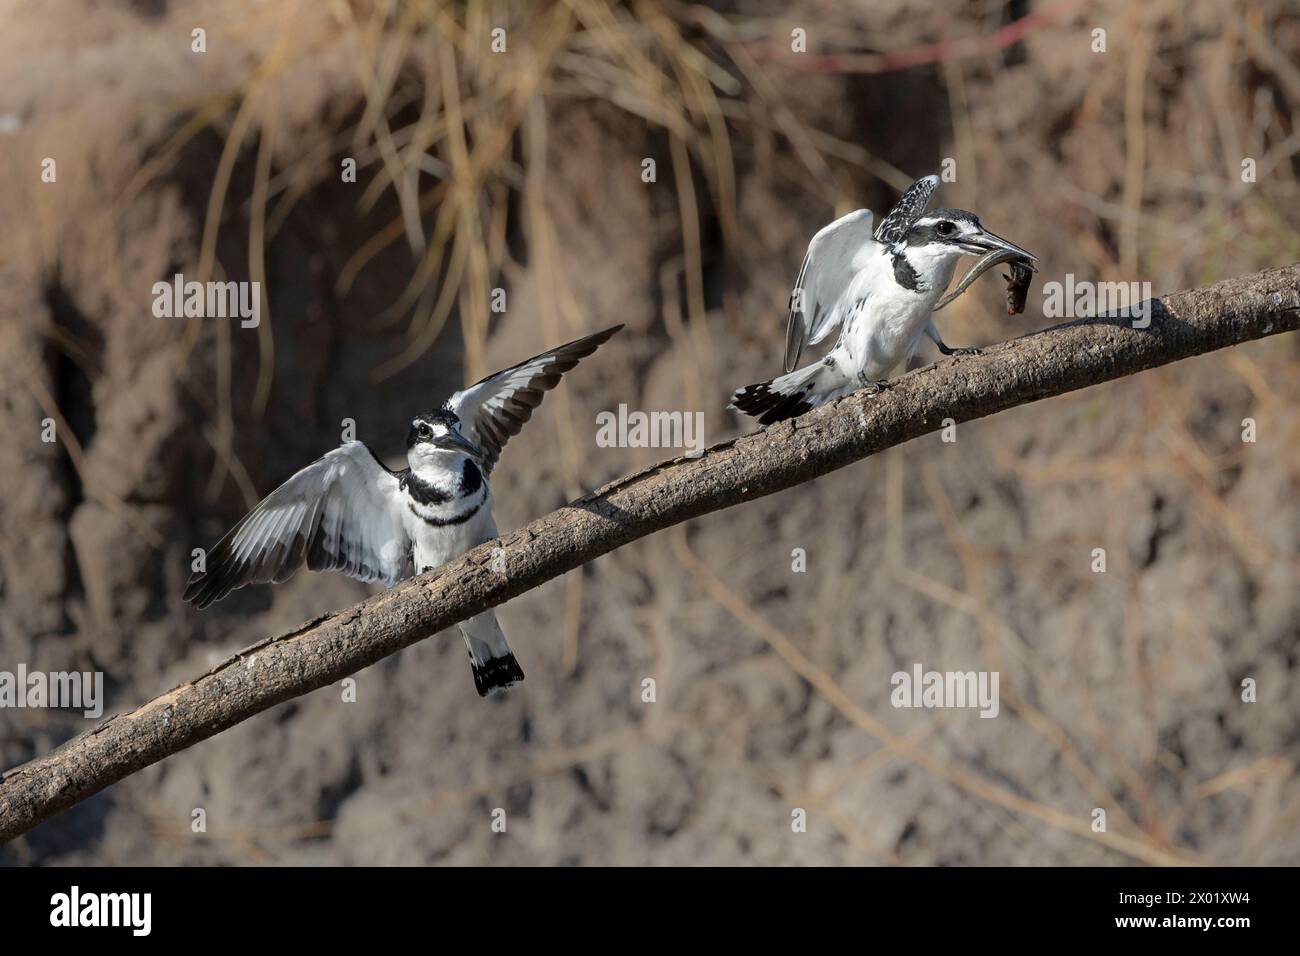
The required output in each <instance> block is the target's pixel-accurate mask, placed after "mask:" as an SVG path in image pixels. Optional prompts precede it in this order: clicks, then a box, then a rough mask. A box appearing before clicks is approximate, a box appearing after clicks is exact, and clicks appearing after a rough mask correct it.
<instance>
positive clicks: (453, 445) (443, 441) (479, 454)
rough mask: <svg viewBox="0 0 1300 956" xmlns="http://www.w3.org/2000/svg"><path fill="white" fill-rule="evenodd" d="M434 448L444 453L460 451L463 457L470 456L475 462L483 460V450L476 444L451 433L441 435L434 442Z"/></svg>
mask: <svg viewBox="0 0 1300 956" xmlns="http://www.w3.org/2000/svg"><path fill="white" fill-rule="evenodd" d="M432 444H433V447H435V448H441V449H443V450H444V451H458V452H460V453H461V454H462V455H468V456H469V457H470V458H473V459H474V460H475V461H482V460H483V449H482V448H479V447H478V445H476V444H474V443H473V442H472V441H470V440H469V439H467V438H464V437H462V436H461V435H458V434H456V433H455V432H452V431H449V432H447V434H445V435H439V436H438V437H437V438H435V439H434V440H433V443H432Z"/></svg>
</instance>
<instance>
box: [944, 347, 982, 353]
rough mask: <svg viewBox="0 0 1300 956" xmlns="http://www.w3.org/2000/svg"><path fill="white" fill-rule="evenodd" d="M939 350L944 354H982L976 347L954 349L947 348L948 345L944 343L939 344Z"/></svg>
mask: <svg viewBox="0 0 1300 956" xmlns="http://www.w3.org/2000/svg"><path fill="white" fill-rule="evenodd" d="M939 351H940V352H942V353H943V354H944V355H980V354H982V353H981V351H980V350H979V349H977V348H968V349H954V348H949V347H948V346H946V345H940V346H939Z"/></svg>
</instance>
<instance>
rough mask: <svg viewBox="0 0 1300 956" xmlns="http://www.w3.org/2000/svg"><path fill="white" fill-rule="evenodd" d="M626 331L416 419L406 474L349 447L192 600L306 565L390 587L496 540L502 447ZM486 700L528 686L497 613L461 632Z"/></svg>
mask: <svg viewBox="0 0 1300 956" xmlns="http://www.w3.org/2000/svg"><path fill="white" fill-rule="evenodd" d="M621 328H622V326H621V325H619V326H615V327H613V328H610V329H606V330H604V331H603V332H597V333H596V334H595V335H589V336H587V337H585V338H582V339H578V340H577V341H574V342H569V343H568V344H566V345H561V346H559V347H558V348H554V349H551V350H550V351H548V352H543V353H542V354H541V355H537V356H534V357H533V358H530V359H528V360H527V361H525V362H521V363H519V364H518V365H515V366H512V367H510V368H508V369H505V370H503V371H500V372H497V373H496V374H495V375H489V376H488V377H487V378H485V379H483V380H482V381H480V382H477V383H475V384H474V385H471V386H469V387H468V388H466V389H463V390H461V391H458V392H456V393H455V394H453V395H452V396H451V397H450V398H449V399H447V401H446V402H445V403H444V404H443V406H442V407H441V408H440V409H438V410H437V411H433V412H428V413H426V414H422V415H417V416H416V417H415V419H414V420H413V421H412V422H411V426H410V430H409V431H408V433H407V438H406V454H407V463H408V467H406V468H404V469H402V470H401V471H393V470H391V469H389V468H388V467H387V466H386V465H384V464H383V462H381V461H380V460H379V459H378V458H376V457H375V455H374V454H373V453H372V452H371V451H370V449H369V448H367V447H366V445H365V444H364V443H362V442H359V441H351V442H347V443H345V444H343V445H341V446H340V447H338V448H335V449H334V450H333V451H331V452H328V453H327V454H325V455H324V456H322V457H321V458H320V459H318V460H317V461H315V462H313V463H312V464H310V465H308V466H307V467H306V468H303V469H302V470H301V471H299V472H298V473H297V474H295V475H294V476H293V477H292V478H290V479H289V480H288V481H286V482H285V483H284V484H282V485H281V486H280V487H279V488H277V489H276V490H275V491H273V492H271V494H269V495H267V497H266V498H264V499H263V500H262V501H261V502H260V503H259V504H258V505H257V507H255V508H254V509H253V510H252V511H250V512H249V513H248V514H247V515H245V516H244V518H243V519H241V520H240V521H239V523H238V524H236V525H235V526H234V528H232V529H231V530H230V531H229V533H227V534H226V536H225V537H223V538H222V539H221V540H220V541H219V542H218V543H217V544H216V546H215V547H213V548H212V549H211V551H210V552H209V553H208V555H207V558H206V567H205V570H203V571H200V572H197V573H195V574H194V575H192V576H191V578H190V580H189V583H188V584H187V586H186V588H185V600H187V601H189V602H191V603H193V604H194V605H195V607H198V608H204V607H207V606H208V605H209V604H211V603H212V602H214V601H219V600H221V599H222V598H223V597H225V596H226V595H227V594H229V593H230V592H231V591H232V590H234V589H235V588H240V587H243V586H244V585H246V584H261V583H267V582H280V581H284V580H286V579H287V578H289V577H290V576H292V575H293V573H294V572H295V571H297V570H298V569H299V568H301V567H302V566H303V565H304V564H305V565H306V566H307V567H308V568H310V569H311V570H313V571H340V572H342V573H344V574H347V575H349V576H351V577H354V578H358V579H360V580H362V581H382V582H383V583H385V584H387V585H390V586H391V585H393V584H395V583H397V582H398V581H400V580H401V579H402V578H405V577H407V576H409V575H410V574H411V573H412V572H413V571H414V572H415V573H422V572H424V571H427V570H430V569H431V568H435V567H437V566H439V565H441V564H445V563H446V562H447V561H450V560H452V559H453V558H456V557H458V556H460V555H461V554H463V553H464V552H466V551H468V550H469V549H470V548H473V547H475V546H476V545H479V544H482V543H483V542H484V541H489V540H491V539H492V538H495V537H496V535H497V529H496V525H495V523H494V522H493V520H492V492H491V488H490V487H489V485H488V477H489V476H490V475H491V473H492V469H493V468H494V467H495V466H496V463H497V461H498V459H499V458H500V456H501V450H502V448H503V447H504V446H505V444H506V442H507V441H509V440H510V438H511V437H512V436H514V435H517V434H519V431H520V429H522V428H523V426H524V424H525V423H526V422H527V421H528V419H529V418H530V417H531V415H532V413H533V409H535V408H536V407H537V406H538V405H539V404H541V401H542V397H543V395H544V394H545V393H546V392H547V391H549V390H551V389H552V388H554V387H555V386H556V385H558V384H559V382H560V378H561V376H562V375H563V374H564V373H565V372H567V371H569V370H570V369H572V368H573V367H574V366H575V365H577V364H578V362H579V361H580V360H581V359H583V358H585V357H586V356H588V355H590V354H591V353H593V352H594V351H596V349H597V348H599V347H600V346H601V345H602V344H603V343H604V342H606V341H607V340H608V339H609V338H610V337H611V336H612V335H614V333H616V332H617V331H618V330H619V329H621ZM460 629H461V634H462V635H463V636H464V638H465V643H466V645H467V647H468V648H469V653H470V663H471V666H472V668H473V672H474V685H475V687H476V688H477V690H478V692H479V694H481V695H483V694H487V693H488V692H489V691H491V690H495V689H499V688H505V687H509V686H510V685H511V684H513V683H515V682H516V681H520V680H523V676H524V675H523V671H522V670H521V669H520V667H519V664H518V663H517V662H516V660H515V657H514V654H513V653H512V652H511V650H510V645H509V644H507V643H506V638H505V634H503V633H502V631H501V627H500V625H499V624H498V623H497V619H496V614H495V612H494V611H492V610H488V611H484V612H483V613H482V614H479V615H477V616H475V617H472V618H470V619H469V620H467V621H464V622H462V623H461V625H460Z"/></svg>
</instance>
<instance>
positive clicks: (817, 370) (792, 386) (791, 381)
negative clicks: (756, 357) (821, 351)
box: [728, 360, 857, 425]
mask: <svg viewBox="0 0 1300 956" xmlns="http://www.w3.org/2000/svg"><path fill="white" fill-rule="evenodd" d="M856 387H857V385H856V383H855V382H854V381H853V380H852V379H850V378H849V377H848V376H847V375H845V374H844V373H843V372H842V371H840V368H839V366H838V365H836V364H835V362H834V361H833V360H831V361H826V360H823V361H821V362H818V363H817V364H816V365H809V366H806V367H805V368H801V369H796V370H795V371H793V372H788V373H787V374H785V375H778V376H777V377H776V378H774V379H772V380H771V381H769V382H759V383H758V384H756V385H746V386H745V387H744V388H742V389H738V390H737V391H736V393H735V394H734V395H732V396H731V404H730V405H729V406H728V407H729V408H734V409H736V411H739V412H744V413H745V414H746V415H752V416H754V417H755V418H757V419H758V421H759V424H762V425H771V424H772V423H773V422H779V421H784V420H785V419H787V418H794V417H795V416H796V415H802V414H803V413H804V412H806V411H809V410H810V409H813V408H816V407H817V406H818V405H825V404H826V403H827V402H830V401H834V400H835V399H837V398H841V397H842V396H844V395H848V394H849V393H850V392H852V391H853V390H854V389H855V388H856Z"/></svg>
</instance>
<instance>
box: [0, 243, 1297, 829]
mask: <svg viewBox="0 0 1300 956" xmlns="http://www.w3.org/2000/svg"><path fill="white" fill-rule="evenodd" d="M1148 304H1149V305H1150V306H1151V324H1150V327H1149V328H1145V329H1134V328H1133V327H1132V325H1131V322H1130V320H1128V319H1114V318H1100V319H1085V320H1080V321H1077V322H1072V323H1069V324H1066V325H1060V326H1056V327H1055V328H1052V329H1047V330H1046V331H1043V332H1038V333H1035V334H1033V335H1028V336H1025V337H1024V338H1020V339H1016V340H1014V341H1011V342H1004V343H1002V344H1001V345H997V346H994V347H992V348H990V349H988V350H987V351H986V352H984V353H983V354H982V355H976V356H963V357H960V358H955V359H948V360H946V361H943V362H939V363H938V364H936V365H932V366H928V367H926V368H923V369H919V370H917V371H916V372H913V373H911V374H909V375H906V376H903V377H902V378H900V379H898V380H897V381H895V382H894V383H892V384H891V385H889V386H888V387H887V388H886V389H885V390H884V391H882V392H880V393H878V394H875V395H869V394H866V393H864V392H859V393H857V394H855V395H851V396H849V397H847V398H845V399H842V400H840V401H839V402H836V403H834V404H832V405H829V406H826V407H824V408H819V409H815V410H814V411H812V412H809V413H808V414H806V415H804V416H802V417H800V418H798V419H795V420H793V421H790V422H783V423H780V424H777V425H773V426H772V427H770V428H768V429H766V430H764V431H761V432H757V433H755V434H752V435H746V436H745V437H743V438H738V439H736V440H734V441H730V442H724V443H723V444H721V445H717V446H714V447H713V448H710V449H709V450H708V451H707V452H706V453H705V454H704V455H703V456H701V457H698V458H679V459H676V460H673V461H668V462H663V463H661V464H659V465H656V466H654V467H652V468H650V469H647V470H646V471H643V472H640V473H638V474H635V475H631V476H629V477H627V478H622V479H620V480H618V481H616V482H613V483H612V484H609V485H606V486H605V487H604V488H602V489H600V490H599V491H596V492H593V493H592V494H590V495H587V496H586V497H583V498H580V499H578V500H577V501H574V502H572V503H571V504H569V505H567V506H565V507H563V508H560V509H559V510H557V511H554V512H552V513H551V514H548V515H545V516H544V517H541V518H538V519H537V520H536V521H534V522H533V523H532V524H530V525H528V526H527V527H525V528H522V529H520V530H518V531H515V532H514V533H512V534H508V535H506V536H505V537H503V538H502V539H501V540H499V541H495V542H489V543H487V544H484V545H481V546H480V547H477V548H475V549H474V550H473V551H471V552H469V553H468V554H466V555H465V556H464V557H462V558H460V559H458V560H456V561H453V562H451V563H450V564H447V565H444V566H443V567H441V568H439V569H436V570H434V571H431V572H429V573H427V574H424V575H421V576H420V577H418V578H414V579H412V580H410V581H406V582H403V583H402V584H399V585H398V586H397V587H394V588H392V589H391V590H388V591H384V592H382V593H380V594H377V595H375V596H373V597H371V598H370V599H368V600H366V601H364V602H362V603H361V604H358V605H356V606H354V607H350V608H347V609H346V610H343V611H338V612H336V613H334V614H330V615H327V616H325V617H322V618H319V619H318V620H315V621H312V622H310V623H308V624H306V625H304V626H302V627H300V628H299V629H297V630H296V631H293V632H291V633H289V634H284V635H281V636H279V637H274V638H270V639H268V640H266V641H263V642H261V643H260V644H256V645H254V646H253V647H250V648H247V649H246V650H244V651H241V652H240V653H238V654H236V655H235V656H234V657H231V658H230V659H229V660H227V661H225V662H224V663H222V664H220V665H218V666H217V667H215V668H213V669H212V670H210V671H208V672H207V673H206V674H203V675H202V676H200V677H197V678H195V679H194V680H193V681H190V682H188V683H186V684H182V685H181V686H180V687H177V688H176V689H174V690H172V691H170V692H168V693H166V694H163V695H162V696H160V697H157V698H155V699H153V700H151V701H149V702H148V703H146V704H144V705H143V706H141V707H139V708H137V709H136V710H134V711H131V712H130V713H128V714H119V715H115V716H113V717H110V718H108V719H107V720H105V721H104V722H103V723H101V724H100V725H99V726H98V727H96V728H94V729H93V730H90V731H87V732H86V733H84V734H81V735H80V736H78V737H76V738H74V739H72V740H71V741H69V742H68V743H66V744H64V745H63V746H62V747H60V748H58V749H57V750H55V751H54V752H52V753H50V754H48V755H46V756H44V757H40V758H38V759H36V760H32V761H31V762H29V763H26V764H23V765H22V766H20V767H16V768H14V769H13V770H10V771H8V772H7V773H5V774H4V775H3V776H0V842H2V841H6V840H9V839H12V838H13V837H15V836H17V835H19V834H22V833H25V832H26V831H28V830H29V829H31V828H32V827H33V826H35V825H36V824H38V823H40V822H41V821H42V820H45V819H47V818H49V817H51V816H53V815H54V814H56V813H58V812H59V811H61V810H65V809H67V808H68V807H70V806H72V805H73V804H75V803H78V802H79V801H81V800H84V799H86V798H87V797H89V796H91V795H92V794H95V793H97V792H99V791H100V790H102V789H104V788H105V787H107V786H109V785H110V784H112V783H115V782H117V781H118V780H121V779H122V778H123V777H126V776H128V775H130V774H132V773H135V772H136V771H138V770H141V769H143V768H144V767H147V766H149V765H150V764H153V763H156V762H158V761H159V760H162V759H163V758H164V757H167V756H169V755H171V754H174V753H176V752H177V751H179V750H183V749H185V748H186V747H189V746H191V745H193V744H196V743H198V742H199V741H200V740H204V739H206V738H208V737H211V736H213V735H214V734H218V733H220V732H221V731H223V730H225V729H226V728H228V727H231V726H233V725H235V724H237V723H239V722H240V721H243V720H247V719H248V718H249V717H252V716H253V715H254V714H257V713H260V712H261V711H263V710H266V709H267V708H268V707H271V706H273V705H275V704H279V703H282V702H283V701H286V700H289V699H290V698H293V697H298V696H300V695H302V694H306V693H308V692H309V691H313V690H316V689H318V688H320V687H324V686H327V685H329V684H332V683H335V682H336V681H339V680H341V679H343V678H344V677H347V676H348V675H349V674H353V673H355V672H356V671H358V670H360V669H361V668H363V667H366V666H368V665H370V664H373V663H375V662H376V661H378V660H380V659H381V658H383V657H386V656H388V655H389V654H395V653H396V652H397V651H400V650H401V649H402V648H404V647H407V646H409V645H411V644H414V643H415V642H416V641H418V640H420V639H422V638H424V637H427V636H429V635H431V634H434V633H435V632H437V631H440V630H442V629H443V628H446V627H449V626H451V625H452V624H455V623H456V622H458V621H461V620H464V619H465V618H467V617H470V616H472V615H474V614H477V613H479V612H480V611H482V610H484V609H486V608H488V607H492V606H494V605H497V604H500V603H502V602H503V601H507V600H509V599H510V598H513V597H515V596H517V595H519V594H522V593H523V592H525V591H528V590H530V589H532V588H535V587H537V586H538V585H540V584H543V583H544V582H546V581H549V580H551V579H552V578H555V577H558V576H559V575H561V574H564V573H565V572H566V571H570V570H572V569H573V568H576V567H578V566H579V565H582V564H585V563H586V562H588V561H591V560H592V559H594V558H597V557H599V556H600V555H602V554H605V553H607V552H609V551H612V550H614V549H615V548H617V547H620V546H621V545H624V544H627V543H628V542H629V541H634V540H636V539H637V538H641V537H644V536H646V535H648V534H652V533H653V532H655V531H660V530H662V529H664V528H667V527H669V526H671V525H674V524H679V523H681V522H683V521H686V520H688V519H690V518H695V517H698V516H700V515H704V514H708V513H709V512H712V511H719V510H721V509H723V508H727V507H730V506H732V505H736V504H740V503H741V502H745V501H752V500H753V499H755V498H760V497H762V496H764V495H770V494H772V493H773V492H776V491H781V490H782V489H785V488H789V487H791V486H793V485H797V484H799V483H801V482H805V481H809V480H811V479H813V478H816V477H818V476H819V475H824V474H826V473H827V472H830V471H834V470H835V469H837V468H842V467H844V466H845V465H848V464H851V463H853V462H855V461H859V460H861V459H863V458H866V457H868V456H869V455H874V454H876V453H877V452H879V451H882V450H884V449H886V448H889V447H891V446H893V445H898V444H901V443H902V442H905V441H909V440H911V439H913V438H916V437H918V436H919V435H923V434H925V433H927V432H931V431H934V430H936V429H938V428H939V427H940V426H941V424H942V422H943V420H944V419H945V418H951V419H953V420H954V421H956V422H963V421H969V420H971V419H975V418H982V417H984V416H986V415H992V414H995V413H997V412H1000V411H1003V410H1005V409H1008V408H1012V407H1014V406H1016V405H1023V404H1026V403H1028V402H1033V401H1037V400H1039V399H1042V398H1048V397H1051V396H1053V395H1060V394H1062V393H1064V392H1069V391H1073V390H1075V389H1080V388H1086V387H1087V386H1089V385H1096V384H1098V383H1100V382H1106V381H1110V380H1112V379H1116V378H1121V377H1123V376H1126V375H1132V374H1134V373H1135V372H1140V371H1143V370H1145V369H1148V368H1153V367H1155V366H1157V365H1164V364H1167V363H1169V362H1175V361H1177V360H1179V359H1183V358H1187V357H1189V356H1192V355H1199V354H1201V353H1204V352H1210V351H1213V350H1215V349H1220V348H1226V347H1227V346H1230V345H1237V344H1240V343H1242V342H1247V341H1250V340H1252V339H1258V338H1263V337H1264V336H1266V335H1275V334H1277V333H1279V332H1288V331H1294V330H1296V329H1297V328H1300V264H1296V265H1292V266H1287V267H1285V268H1281V269H1273V270H1270V271H1267V272H1260V273H1257V274H1255V275H1251V276H1245V277H1242V278H1238V279H1229V280H1226V281H1223V282H1219V283H1217V284H1215V285H1212V286H1208V287H1206V288H1203V289H1195V290H1192V291H1188V292H1180V293H1177V294H1174V295H1170V296H1166V297H1165V298H1163V299H1159V300H1153V301H1152V302H1150V303H1148Z"/></svg>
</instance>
